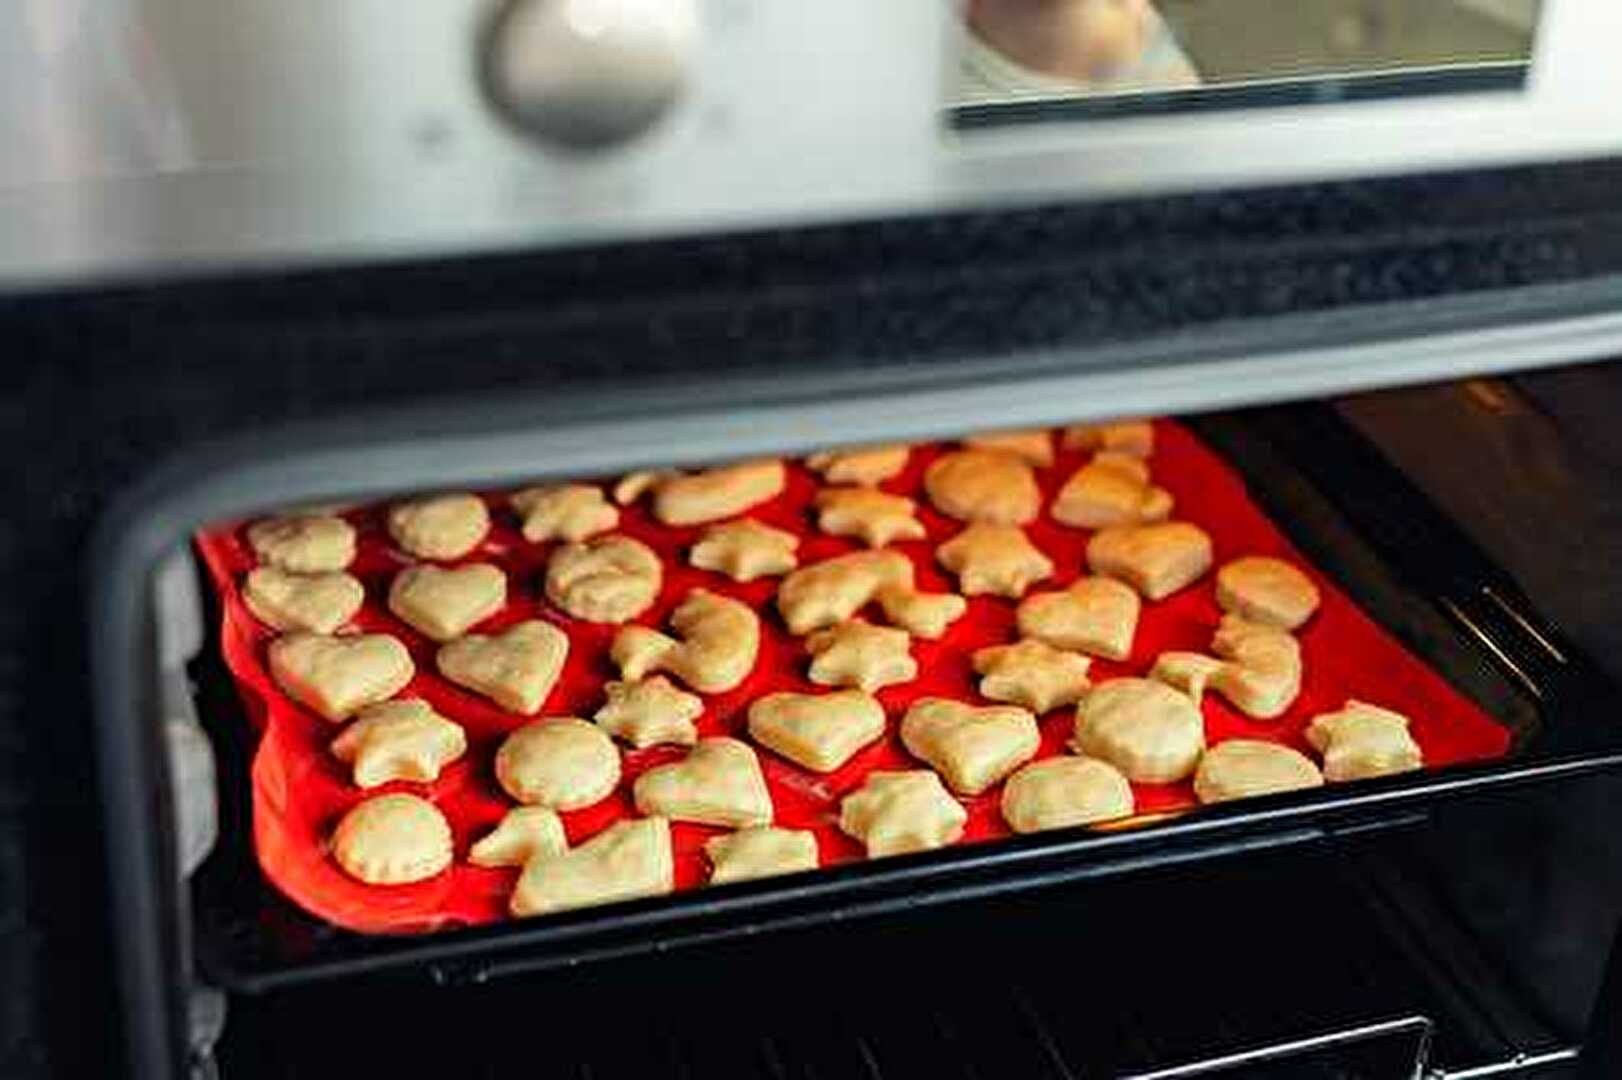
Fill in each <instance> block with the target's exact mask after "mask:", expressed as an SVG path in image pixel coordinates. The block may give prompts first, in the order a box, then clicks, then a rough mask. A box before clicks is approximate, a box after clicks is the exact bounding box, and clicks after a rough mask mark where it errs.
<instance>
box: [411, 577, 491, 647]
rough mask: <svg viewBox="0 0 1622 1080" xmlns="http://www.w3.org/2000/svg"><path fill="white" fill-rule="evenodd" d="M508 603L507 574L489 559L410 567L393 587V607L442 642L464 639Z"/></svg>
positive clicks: (429, 635)
mask: <svg viewBox="0 0 1622 1080" xmlns="http://www.w3.org/2000/svg"><path fill="white" fill-rule="evenodd" d="M506 605H507V575H506V574H504V573H502V571H501V568H500V567H498V566H491V565H489V564H488V563H472V564H470V565H468V566H457V567H452V568H449V569H446V568H444V567H438V566H408V567H406V568H405V569H404V570H401V571H400V572H399V573H398V574H396V575H394V582H393V583H392V584H391V585H390V586H389V610H390V611H392V612H394V614H396V615H398V616H399V617H400V618H401V619H403V620H404V621H405V622H407V623H409V624H410V625H411V626H413V627H415V628H416V629H417V630H418V631H420V632H421V633H422V634H423V635H424V636H426V637H428V638H431V639H432V640H434V641H438V642H441V643H444V642H447V641H450V640H451V639H452V638H457V637H461V636H462V635H463V634H465V633H467V631H469V630H471V629H472V628H473V627H475V626H477V625H478V624H479V623H481V622H483V621H484V620H486V619H488V618H489V617H490V616H492V615H494V614H495V613H496V612H498V611H500V610H501V609H502V608H503V607H505V606H506Z"/></svg>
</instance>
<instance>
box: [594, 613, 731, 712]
mask: <svg viewBox="0 0 1622 1080" xmlns="http://www.w3.org/2000/svg"><path fill="white" fill-rule="evenodd" d="M670 626H671V629H673V630H674V631H675V632H676V634H677V635H678V636H677V637H676V638H672V637H668V636H666V635H665V634H661V633H660V632H659V631H657V630H650V629H648V628H647V627H646V626H626V627H622V628H621V629H620V632H619V633H618V634H616V635H615V636H614V644H613V645H612V646H611V647H610V648H609V655H610V656H611V657H612V659H613V661H614V663H615V664H616V665H618V667H619V669H620V674H621V675H623V676H624V677H625V678H627V679H631V680H636V679H641V678H644V677H646V676H648V675H651V674H653V673H654V672H656V671H666V672H669V673H670V674H672V675H674V676H676V678H678V679H680V680H681V681H682V682H684V683H686V684H687V685H688V686H690V687H692V688H693V689H694V690H697V691H699V692H700V693H703V694H720V693H725V692H726V691H728V690H732V689H735V688H736V687H737V686H738V685H739V684H740V683H742V682H743V681H744V680H745V679H747V678H748V677H749V673H750V672H751V671H753V670H754V669H755V660H756V658H757V657H758V656H759V655H760V619H759V617H758V616H756V615H755V613H754V611H753V610H751V609H750V608H749V606H748V605H746V604H741V603H739V602H738V601H736V600H733V599H731V598H730V597H726V596H721V595H720V594H718V593H712V592H710V591H709V590H708V589H694V590H692V591H691V592H689V593H688V594H687V598H686V599H685V600H683V601H682V602H681V606H679V607H678V608H676V610H675V611H673V612H672V613H671V615H670Z"/></svg>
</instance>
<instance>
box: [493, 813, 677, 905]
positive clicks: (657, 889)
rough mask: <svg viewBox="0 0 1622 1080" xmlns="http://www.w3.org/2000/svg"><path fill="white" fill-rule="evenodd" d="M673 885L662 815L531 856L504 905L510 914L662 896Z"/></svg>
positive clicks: (618, 825) (667, 834)
mask: <svg viewBox="0 0 1622 1080" xmlns="http://www.w3.org/2000/svg"><path fill="white" fill-rule="evenodd" d="M675 887H676V867H675V859H674V858H673V856H672V853H671V849H670V823H669V822H667V821H666V820H665V819H664V818H637V819H635V820H631V821H616V822H615V823H614V824H612V825H610V826H609V827H608V828H606V829H604V830H603V831H602V832H600V833H598V834H597V835H596V836H594V837H592V838H591V839H590V840H587V841H586V842H585V843H584V844H581V845H580V846H579V847H576V848H572V849H570V850H569V851H567V852H564V853H563V854H561V855H554V856H551V857H549V858H544V859H531V860H530V861H529V862H528V863H527V864H526V865H525V866H524V872H523V873H522V874H520V875H519V877H518V885H517V886H516V887H515V888H514V889H513V894H512V899H511V900H510V901H509V904H508V908H509V910H510V911H511V912H512V913H513V915H514V916H516V917H518V918H525V917H527V916H530V915H546V914H550V913H551V912H555V911H566V910H568V909H570V908H579V907H588V906H590V905H592V904H607V903H611V902H612V901H615V900H634V899H636V898H638V897H643V896H663V895H664V894H665V893H668V892H670V891H671V890H672V889H674V888H675Z"/></svg>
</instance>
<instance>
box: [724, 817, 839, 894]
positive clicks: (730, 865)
mask: <svg viewBox="0 0 1622 1080" xmlns="http://www.w3.org/2000/svg"><path fill="white" fill-rule="evenodd" d="M704 854H705V855H707V856H709V860H710V865H711V866H712V867H714V869H713V870H711V871H710V884H711V885H725V884H726V883H727V882H729V881H753V880H754V879H756V878H763V877H775V876H776V875H778V874H792V873H795V872H797V871H800V870H815V869H816V868H817V836H816V834H815V833H813V832H811V831H810V830H808V829H773V828H768V827H764V826H757V827H755V828H751V829H739V830H738V831H737V832H734V833H727V834H726V835H725V836H712V837H710V839H708V840H706V841H704Z"/></svg>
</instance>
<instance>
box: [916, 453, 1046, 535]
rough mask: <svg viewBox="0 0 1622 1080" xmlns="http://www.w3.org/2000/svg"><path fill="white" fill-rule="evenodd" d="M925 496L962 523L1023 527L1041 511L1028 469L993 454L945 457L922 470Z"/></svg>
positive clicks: (1039, 495)
mask: <svg viewBox="0 0 1622 1080" xmlns="http://www.w3.org/2000/svg"><path fill="white" fill-rule="evenodd" d="M924 492H925V493H926V494H927V495H928V496H929V501H930V502H931V503H933V504H934V506H935V509H937V510H939V511H940V512H941V513H943V514H945V515H946V516H947V517H954V518H957V519H958V520H959V521H969V522H985V523H988V524H991V525H1023V524H1025V523H1026V522H1029V521H1035V520H1036V515H1037V514H1038V513H1040V512H1041V509H1042V492H1041V489H1040V488H1038V487H1037V486H1036V474H1035V473H1034V472H1033V471H1032V470H1031V467H1030V465H1028V464H1026V463H1025V462H1024V461H1021V460H1020V459H1019V458H1017V457H1014V456H1013V455H1012V454H1003V453H999V452H997V451H994V450H958V451H954V452H952V453H949V454H944V455H942V456H941V457H939V458H936V459H935V460H934V461H933V462H931V463H930V466H929V468H928V469H926V470H924Z"/></svg>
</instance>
